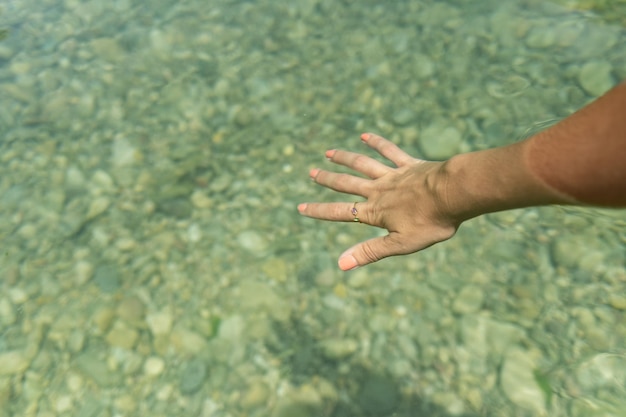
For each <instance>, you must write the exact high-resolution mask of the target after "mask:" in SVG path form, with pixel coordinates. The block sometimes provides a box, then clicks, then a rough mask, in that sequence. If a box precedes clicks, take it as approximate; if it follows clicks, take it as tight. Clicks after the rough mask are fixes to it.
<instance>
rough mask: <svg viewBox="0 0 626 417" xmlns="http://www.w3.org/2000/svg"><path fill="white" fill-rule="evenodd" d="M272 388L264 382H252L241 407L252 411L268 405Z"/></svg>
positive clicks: (243, 397)
mask: <svg viewBox="0 0 626 417" xmlns="http://www.w3.org/2000/svg"><path fill="white" fill-rule="evenodd" d="M270 393H271V391H270V388H269V387H268V386H267V384H266V383H264V382H262V381H254V382H252V383H251V384H250V385H249V386H248V388H247V389H246V390H245V391H244V393H243V396H242V398H241V405H242V407H243V408H244V409H246V410H250V409H254V408H256V407H260V406H262V405H263V404H266V403H267V401H268V399H269V398H270Z"/></svg>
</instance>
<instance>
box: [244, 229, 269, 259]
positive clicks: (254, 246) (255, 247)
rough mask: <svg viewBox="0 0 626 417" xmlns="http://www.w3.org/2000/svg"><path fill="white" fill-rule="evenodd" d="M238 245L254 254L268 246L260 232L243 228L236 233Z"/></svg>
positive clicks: (261, 251)
mask: <svg viewBox="0 0 626 417" xmlns="http://www.w3.org/2000/svg"><path fill="white" fill-rule="evenodd" d="M237 243H239V246H240V247H241V248H243V249H245V250H247V251H249V252H252V253H254V254H263V253H264V252H265V251H266V250H267V248H268V246H269V245H268V242H267V240H266V239H265V237H263V236H262V235H261V234H259V233H257V232H256V231H254V230H245V231H243V232H241V233H239V234H238V235H237Z"/></svg>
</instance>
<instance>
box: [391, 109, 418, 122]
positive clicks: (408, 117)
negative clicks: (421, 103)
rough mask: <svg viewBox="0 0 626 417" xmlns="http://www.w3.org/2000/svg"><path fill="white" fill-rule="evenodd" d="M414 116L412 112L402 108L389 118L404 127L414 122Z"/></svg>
mask: <svg viewBox="0 0 626 417" xmlns="http://www.w3.org/2000/svg"><path fill="white" fill-rule="evenodd" d="M415 117H416V114H415V112H414V111H413V110H411V109H407V108H403V109H401V110H399V111H397V112H395V113H394V114H393V115H392V116H391V118H392V120H393V121H394V123H396V124H397V125H400V126H405V125H408V124H409V123H411V122H412V121H413V120H415Z"/></svg>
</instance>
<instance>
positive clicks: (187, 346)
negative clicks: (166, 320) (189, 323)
mask: <svg viewBox="0 0 626 417" xmlns="http://www.w3.org/2000/svg"><path fill="white" fill-rule="evenodd" d="M170 342H171V343H172V345H173V346H174V347H175V348H176V350H178V351H179V352H181V353H184V354H188V355H196V354H199V353H200V352H202V351H203V350H205V349H206V347H207V341H206V339H205V338H204V337H202V335H200V334H199V333H196V332H194V331H192V330H189V329H186V328H184V327H182V326H177V327H176V328H175V329H174V330H173V331H172V334H171V335H170Z"/></svg>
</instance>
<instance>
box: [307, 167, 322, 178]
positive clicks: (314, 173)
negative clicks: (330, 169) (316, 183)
mask: <svg viewBox="0 0 626 417" xmlns="http://www.w3.org/2000/svg"><path fill="white" fill-rule="evenodd" d="M319 173H320V170H319V169H317V168H313V169H312V170H310V171H309V177H311V179H312V180H314V179H315V177H317V174H319Z"/></svg>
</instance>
